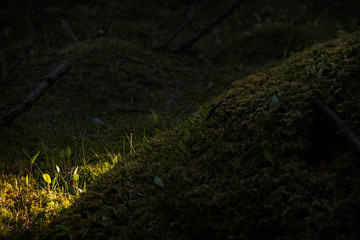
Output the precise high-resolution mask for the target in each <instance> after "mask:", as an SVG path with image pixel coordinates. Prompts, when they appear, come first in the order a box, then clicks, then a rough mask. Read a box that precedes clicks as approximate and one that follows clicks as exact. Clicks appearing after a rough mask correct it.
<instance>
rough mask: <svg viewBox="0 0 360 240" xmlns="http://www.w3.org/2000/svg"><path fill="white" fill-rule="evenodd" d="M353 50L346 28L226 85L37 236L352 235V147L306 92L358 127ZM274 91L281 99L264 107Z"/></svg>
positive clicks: (355, 230)
mask: <svg viewBox="0 0 360 240" xmlns="http://www.w3.org/2000/svg"><path fill="white" fill-rule="evenodd" d="M359 47H360V34H359V33H355V34H352V35H349V36H346V37H343V38H340V39H338V40H334V41H332V42H329V43H326V44H322V45H319V46H316V47H314V48H311V49H309V50H306V51H304V52H302V53H300V54H296V55H295V56H294V57H292V58H290V59H289V60H287V61H286V62H285V63H284V64H282V65H280V66H279V67H276V68H273V69H271V70H269V71H267V72H264V73H259V74H255V75H250V76H248V77H246V78H244V79H241V80H239V81H236V82H234V83H233V87H232V89H230V90H229V91H228V92H226V93H224V94H222V95H221V96H219V98H216V99H214V100H212V101H210V102H208V103H207V104H205V105H204V106H203V107H202V109H201V110H200V111H199V112H198V116H196V117H195V118H194V119H192V120H189V121H187V122H186V123H184V124H180V125H179V126H177V127H175V128H173V129H172V130H170V131H169V132H167V133H166V134H164V135H162V136H159V137H156V138H154V139H153V140H152V141H151V143H150V144H149V145H147V146H145V147H144V148H143V149H142V151H141V152H139V153H138V154H137V155H136V156H134V157H132V158H129V159H128V160H127V161H126V162H122V163H119V164H117V165H116V167H115V168H114V169H113V170H111V171H110V172H108V173H107V174H106V175H104V176H102V177H101V179H100V180H99V181H97V182H96V183H94V184H93V185H92V186H91V188H89V190H88V192H87V194H85V195H83V196H82V197H80V199H78V201H77V203H76V204H75V205H73V206H72V207H71V208H70V209H69V210H67V211H65V212H64V213H63V214H61V216H59V217H58V218H56V219H55V221H54V222H52V223H51V224H50V225H48V227H47V229H46V230H45V231H44V232H43V233H40V234H39V235H38V238H39V239H45V238H48V237H49V236H54V235H56V237H57V239H64V238H66V237H68V238H71V239H78V238H81V236H82V235H83V234H84V233H85V232H86V235H87V237H88V238H89V239H103V238H112V239H138V238H146V239H209V238H210V239H313V238H318V239H335V238H336V239H356V238H357V237H359V234H360V229H359V227H358V221H359V219H358V217H357V215H358V213H359V211H360V209H359V204H358V199H359V197H360V196H359V189H358V186H359V180H360V179H359V178H358V177H357V174H356V173H357V172H358V170H359V169H358V168H359V163H358V157H357V156H358V152H357V151H356V149H354V148H352V147H351V146H350V144H349V143H348V142H347V140H346V139H345V138H344V137H342V136H341V135H337V134H336V129H334V128H333V127H332V126H331V124H330V123H329V122H327V121H326V120H324V119H321V116H319V115H318V114H317V113H316V112H315V111H314V110H313V107H312V105H311V98H312V97H313V96H318V97H319V98H321V99H322V100H323V101H324V102H325V103H327V104H328V105H329V106H330V107H331V108H332V109H333V110H335V111H336V112H338V113H339V115H340V116H341V117H342V118H343V119H345V121H346V122H347V123H348V124H349V126H351V127H352V128H353V129H354V131H355V132H357V133H359V131H360V130H359V120H360V118H359V114H357V110H356V109H358V107H359V105H358V103H359V102H360V99H359V98H360V96H359V95H358V94H356V91H357V89H358V87H359V80H358V79H359V71H358V70H355V69H354V67H355V66H359V65H358V64H359V59H360V58H359V57H360V55H359V51H358V49H359ZM355 49H357V50H355ZM340 66H341V69H342V70H341V71H339V69H338V68H340ZM320 68H322V69H326V71H325V70H324V73H323V74H322V75H321V76H320V75H319V74H318V70H319V69H320ZM355 68H356V69H357V67H355ZM354 91H355V92H354ZM274 94H276V95H277V96H278V98H279V101H280V106H279V107H277V108H275V109H274V108H273V109H272V108H271V107H269V106H267V104H266V102H268V99H269V97H271V96H273V95H274ZM224 96H231V97H229V98H228V100H226V101H225V102H224V103H223V104H222V105H221V106H220V107H218V109H216V111H215V113H214V114H213V115H212V116H210V119H209V120H208V121H206V120H205V118H206V117H207V114H208V112H209V109H211V106H212V105H213V104H215V103H216V102H217V101H218V100H219V99H222V98H223V97H224ZM319 122H320V123H319ZM319 127H320V129H317V128H319ZM314 131H316V135H315V134H314ZM331 131H334V132H333V133H331ZM329 132H330V133H329ZM154 176H158V177H159V178H160V179H161V180H162V181H163V183H164V188H162V187H161V186H158V185H156V183H154V180H153V179H154ZM89 205H90V206H89ZM79 219H81V221H83V222H82V223H81V224H80V223H79ZM55 224H61V225H65V226H69V227H70V230H69V231H64V230H62V229H57V228H55ZM88 226H90V228H89V229H87V227H88Z"/></svg>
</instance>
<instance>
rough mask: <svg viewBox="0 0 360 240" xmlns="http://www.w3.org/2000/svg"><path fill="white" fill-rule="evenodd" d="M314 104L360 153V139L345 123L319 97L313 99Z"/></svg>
mask: <svg viewBox="0 0 360 240" xmlns="http://www.w3.org/2000/svg"><path fill="white" fill-rule="evenodd" d="M312 102H313V104H314V106H315V109H316V110H317V111H319V112H320V113H321V114H322V115H324V116H325V117H327V118H328V119H329V120H330V121H331V122H332V123H333V124H335V125H336V126H337V127H338V128H340V129H341V130H342V132H343V134H344V135H345V137H346V138H347V139H348V140H349V141H350V142H351V143H352V144H353V145H354V147H355V148H356V149H357V150H358V151H359V152H360V139H359V138H358V137H357V136H356V134H355V133H354V132H353V130H351V129H350V128H349V127H348V126H347V125H346V124H345V122H344V121H343V120H342V119H341V118H340V117H339V116H338V115H337V114H336V113H335V112H334V111H333V110H331V109H330V108H329V107H328V106H326V105H325V103H323V102H322V101H321V100H320V99H318V98H317V97H313V98H312Z"/></svg>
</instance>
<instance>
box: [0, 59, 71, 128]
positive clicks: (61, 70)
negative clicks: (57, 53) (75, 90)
mask: <svg viewBox="0 0 360 240" xmlns="http://www.w3.org/2000/svg"><path fill="white" fill-rule="evenodd" d="M70 68H71V63H70V62H68V61H66V60H64V61H63V62H62V63H61V64H60V65H58V66H57V67H56V68H55V70H54V71H52V72H51V73H49V74H48V75H47V76H46V77H45V78H44V79H43V81H42V82H41V83H40V84H39V85H38V86H37V87H36V89H35V90H34V91H33V92H32V93H31V94H30V95H29V96H28V97H27V98H25V99H24V100H23V101H22V102H21V103H19V104H18V105H17V106H16V107H15V108H13V109H11V110H10V111H8V112H7V113H5V114H4V115H3V116H2V117H1V118H0V127H3V126H5V125H6V124H9V123H11V122H12V121H13V120H14V119H15V118H17V117H18V116H19V115H20V114H21V113H23V112H25V111H26V110H27V109H28V108H30V107H31V105H32V104H33V103H34V102H35V101H36V100H37V99H39V98H40V97H41V95H42V94H43V93H44V92H45V91H46V90H47V89H48V88H49V87H50V86H51V85H52V84H54V82H55V81H56V79H58V78H59V77H60V76H61V75H63V74H65V73H66V72H67V71H68V70H69V69H70Z"/></svg>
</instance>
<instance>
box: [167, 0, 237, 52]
mask: <svg viewBox="0 0 360 240" xmlns="http://www.w3.org/2000/svg"><path fill="white" fill-rule="evenodd" d="M240 2H241V0H235V1H234V2H233V3H232V4H231V5H230V6H229V7H228V8H226V9H225V10H224V11H223V12H222V13H221V14H220V15H218V16H217V17H216V18H214V19H213V20H212V21H211V22H210V23H209V24H208V25H206V26H205V27H203V28H202V29H201V30H200V31H199V32H198V33H197V34H196V35H194V36H193V37H192V38H190V39H189V40H188V41H185V42H183V43H181V44H179V45H177V46H176V47H175V48H174V49H173V50H172V52H173V53H179V52H181V51H183V50H184V49H186V48H188V47H190V46H191V45H192V44H194V43H195V42H196V41H198V40H199V39H200V38H202V37H203V36H204V35H205V34H206V33H208V32H209V31H210V30H211V29H212V28H213V27H214V26H215V25H217V24H218V23H220V22H221V21H223V20H224V19H225V18H226V17H228V16H229V15H230V13H231V12H232V11H234V10H235V8H236V7H237V6H238V5H239V4H240Z"/></svg>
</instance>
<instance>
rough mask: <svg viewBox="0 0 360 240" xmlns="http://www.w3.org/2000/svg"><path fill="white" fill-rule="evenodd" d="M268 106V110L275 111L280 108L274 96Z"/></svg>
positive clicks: (277, 99)
mask: <svg viewBox="0 0 360 240" xmlns="http://www.w3.org/2000/svg"><path fill="white" fill-rule="evenodd" d="M269 106H270V110H276V109H277V108H278V107H279V106H280V101H279V98H278V97H277V96H276V95H275V94H274V95H273V96H272V97H271V100H270V103H269Z"/></svg>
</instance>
